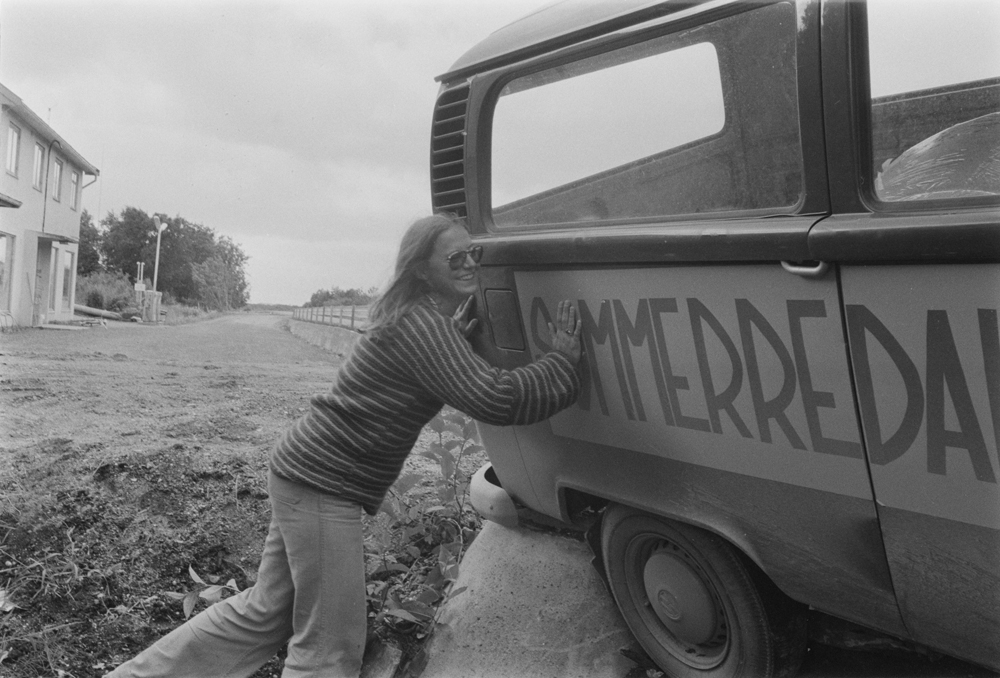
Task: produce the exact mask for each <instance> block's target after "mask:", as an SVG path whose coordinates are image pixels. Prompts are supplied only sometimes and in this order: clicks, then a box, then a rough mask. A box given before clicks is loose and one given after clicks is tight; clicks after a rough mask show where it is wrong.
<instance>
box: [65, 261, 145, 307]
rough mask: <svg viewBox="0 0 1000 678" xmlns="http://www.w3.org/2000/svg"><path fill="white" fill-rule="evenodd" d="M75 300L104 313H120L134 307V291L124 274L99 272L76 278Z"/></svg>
mask: <svg viewBox="0 0 1000 678" xmlns="http://www.w3.org/2000/svg"><path fill="white" fill-rule="evenodd" d="M76 298H77V299H84V300H86V301H85V303H86V305H87V306H90V307H92V308H100V309H104V310H105V311H121V310H122V309H125V308H129V307H132V306H135V291H134V289H133V287H132V283H131V282H130V281H129V279H128V276H127V275H125V274H124V273H111V272H105V271H100V272H97V273H91V274H90V275H81V276H77V278H76Z"/></svg>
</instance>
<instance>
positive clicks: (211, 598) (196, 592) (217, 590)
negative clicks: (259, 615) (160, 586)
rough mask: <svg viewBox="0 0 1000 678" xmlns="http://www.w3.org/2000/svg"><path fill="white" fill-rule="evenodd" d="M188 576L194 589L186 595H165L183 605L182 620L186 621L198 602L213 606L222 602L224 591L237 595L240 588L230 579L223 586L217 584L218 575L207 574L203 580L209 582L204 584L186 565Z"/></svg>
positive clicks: (218, 580) (191, 567)
mask: <svg viewBox="0 0 1000 678" xmlns="http://www.w3.org/2000/svg"><path fill="white" fill-rule="evenodd" d="M188 576H190V577H191V580H192V581H193V582H194V583H195V584H196V585H197V587H196V588H194V589H192V590H191V591H188V592H187V593H176V592H174V591H167V593H166V595H167V596H168V597H170V598H172V599H174V600H181V601H183V605H184V618H185V619H188V618H190V617H191V613H192V612H193V611H194V607H195V605H197V604H198V601H199V600H204V601H205V602H206V603H207V604H209V605H213V604H215V603H217V602H219V601H220V600H222V596H223V594H224V593H225V592H226V590H227V589H228V590H230V591H233V592H234V593H239V592H240V588H239V587H238V586H237V585H236V580H235V579H230V580H229V581H227V582H226V583H225V584H219V582H220V581H221V577H219V576H218V575H213V574H208V575H205V578H206V579H208V581H209V582H211V583H208V584H206V583H205V581H204V580H203V579H202V578H201V577H199V576H198V573H197V572H195V571H194V566H192V565H188Z"/></svg>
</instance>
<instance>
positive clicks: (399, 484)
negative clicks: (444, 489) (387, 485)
mask: <svg viewBox="0 0 1000 678" xmlns="http://www.w3.org/2000/svg"><path fill="white" fill-rule="evenodd" d="M421 480H423V477H422V476H421V475H420V474H419V473H407V474H406V475H405V476H401V477H400V478H399V479H398V480H396V482H395V483H394V484H393V488H394V489H395V490H396V492H397V493H398V494H399V495H400V496H402V495H404V494H406V493H407V492H409V491H410V490H412V489H413V488H414V487H416V486H417V484H418V483H420V481H421Z"/></svg>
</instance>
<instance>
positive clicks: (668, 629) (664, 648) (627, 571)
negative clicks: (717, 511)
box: [601, 504, 806, 678]
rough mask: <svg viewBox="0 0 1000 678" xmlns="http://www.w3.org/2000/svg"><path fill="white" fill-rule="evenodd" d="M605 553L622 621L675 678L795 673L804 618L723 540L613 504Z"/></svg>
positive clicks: (605, 532) (801, 647)
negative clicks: (623, 619)
mask: <svg viewBox="0 0 1000 678" xmlns="http://www.w3.org/2000/svg"><path fill="white" fill-rule="evenodd" d="M601 546H602V551H603V557H604V566H605V568H606V570H607V575H608V582H609V585H610V588H611V591H612V594H613V595H614V597H615V601H616V602H617V603H618V608H619V609H620V610H621V613H622V616H623V617H624V618H625V622H626V623H627V624H628V626H629V628H630V629H631V630H632V633H633V634H634V635H635V637H636V640H638V641H639V644H640V645H642V647H643V649H645V650H646V653H647V654H648V655H649V656H650V658H651V659H652V660H653V661H654V662H655V663H656V664H657V666H659V667H660V668H661V669H662V670H663V671H664V672H665V673H666V674H667V675H668V676H671V677H673V678H735V677H737V676H744V677H747V678H771V677H779V676H784V677H787V676H792V675H794V674H795V672H796V671H797V670H798V668H799V665H800V664H801V662H802V657H803V655H804V654H805V649H806V616H805V609H804V608H803V607H802V606H800V605H799V604H798V603H795V602H794V601H792V600H791V599H789V598H787V597H786V596H785V595H784V594H782V593H781V592H780V591H779V590H778V589H777V587H775V586H774V584H773V583H771V581H770V580H769V579H767V577H766V576H764V574H763V573H762V572H760V570H758V569H757V567H756V566H755V565H754V564H753V563H752V562H750V561H749V560H748V559H746V558H745V557H744V556H743V554H742V553H740V552H739V551H737V550H736V549H735V548H734V547H733V546H731V545H730V544H729V543H728V542H726V541H725V540H723V539H721V538H720V537H718V536H716V535H714V534H712V533H710V532H706V531H704V530H701V529H698V528H696V527H692V526H690V525H685V524H683V523H679V522H675V521H670V520H666V519H662V518H657V517H654V516H651V515H649V514H646V513H642V512H641V511H637V510H635V509H631V508H628V507H625V506H620V505H616V504H612V505H611V506H609V507H608V509H607V510H606V511H605V513H604V519H603V523H602V526H601Z"/></svg>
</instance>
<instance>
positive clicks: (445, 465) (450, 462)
mask: <svg viewBox="0 0 1000 678" xmlns="http://www.w3.org/2000/svg"><path fill="white" fill-rule="evenodd" d="M438 461H440V462H441V475H442V476H444V477H445V478H451V477H452V476H453V475H455V459H454V457H452V456H451V453H449V452H445V453H444V454H442V455H441V458H440V459H439V460H438Z"/></svg>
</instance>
